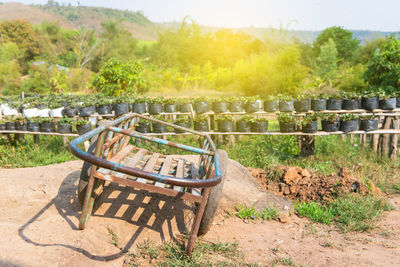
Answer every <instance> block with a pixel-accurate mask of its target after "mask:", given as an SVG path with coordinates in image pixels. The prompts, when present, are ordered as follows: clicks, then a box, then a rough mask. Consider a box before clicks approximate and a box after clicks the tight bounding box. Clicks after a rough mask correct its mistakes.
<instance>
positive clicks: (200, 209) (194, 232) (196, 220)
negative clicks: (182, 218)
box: [186, 188, 210, 255]
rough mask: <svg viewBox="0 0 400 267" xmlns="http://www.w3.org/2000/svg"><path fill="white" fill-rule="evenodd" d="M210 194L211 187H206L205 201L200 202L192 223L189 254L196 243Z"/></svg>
mask: <svg viewBox="0 0 400 267" xmlns="http://www.w3.org/2000/svg"><path fill="white" fill-rule="evenodd" d="M209 194H210V188H206V189H204V195H203V201H201V202H200V204H199V207H198V208H197V212H196V215H195V217H194V222H193V225H192V230H191V231H190V236H189V241H188V244H187V247H186V254H187V255H190V254H192V251H193V248H194V245H195V243H196V238H197V233H198V232H199V227H200V223H201V219H202V218H203V213H204V209H205V207H206V204H207V200H208V195H209Z"/></svg>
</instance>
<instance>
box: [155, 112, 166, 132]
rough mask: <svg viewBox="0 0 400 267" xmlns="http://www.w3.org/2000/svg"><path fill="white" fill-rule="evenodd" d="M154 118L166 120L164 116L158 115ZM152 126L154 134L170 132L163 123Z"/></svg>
mask: <svg viewBox="0 0 400 267" xmlns="http://www.w3.org/2000/svg"><path fill="white" fill-rule="evenodd" d="M154 118H155V119H156V120H160V121H163V120H164V118H163V116H162V115H156V116H154ZM151 124H152V126H153V133H165V132H167V130H168V126H167V125H165V124H161V123H157V122H152V123H151Z"/></svg>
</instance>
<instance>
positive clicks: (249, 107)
mask: <svg viewBox="0 0 400 267" xmlns="http://www.w3.org/2000/svg"><path fill="white" fill-rule="evenodd" d="M244 110H245V111H246V112H247V113H254V112H258V111H260V104H259V103H258V101H247V102H246V104H245V105H244Z"/></svg>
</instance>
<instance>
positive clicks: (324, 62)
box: [316, 38, 338, 81]
mask: <svg viewBox="0 0 400 267" xmlns="http://www.w3.org/2000/svg"><path fill="white" fill-rule="evenodd" d="M337 54H338V52H337V50H336V45H335V42H334V41H333V40H332V39H331V38H330V39H329V40H328V41H327V42H326V43H325V44H323V45H322V46H321V49H320V52H319V56H318V58H317V70H316V74H317V75H318V76H320V77H321V78H322V79H323V80H325V81H326V80H330V79H333V78H334V76H335V70H336V67H337Z"/></svg>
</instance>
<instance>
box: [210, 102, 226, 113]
mask: <svg viewBox="0 0 400 267" xmlns="http://www.w3.org/2000/svg"><path fill="white" fill-rule="evenodd" d="M212 109H213V111H214V112H215V113H224V112H227V111H228V103H226V102H215V103H213V105H212Z"/></svg>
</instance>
